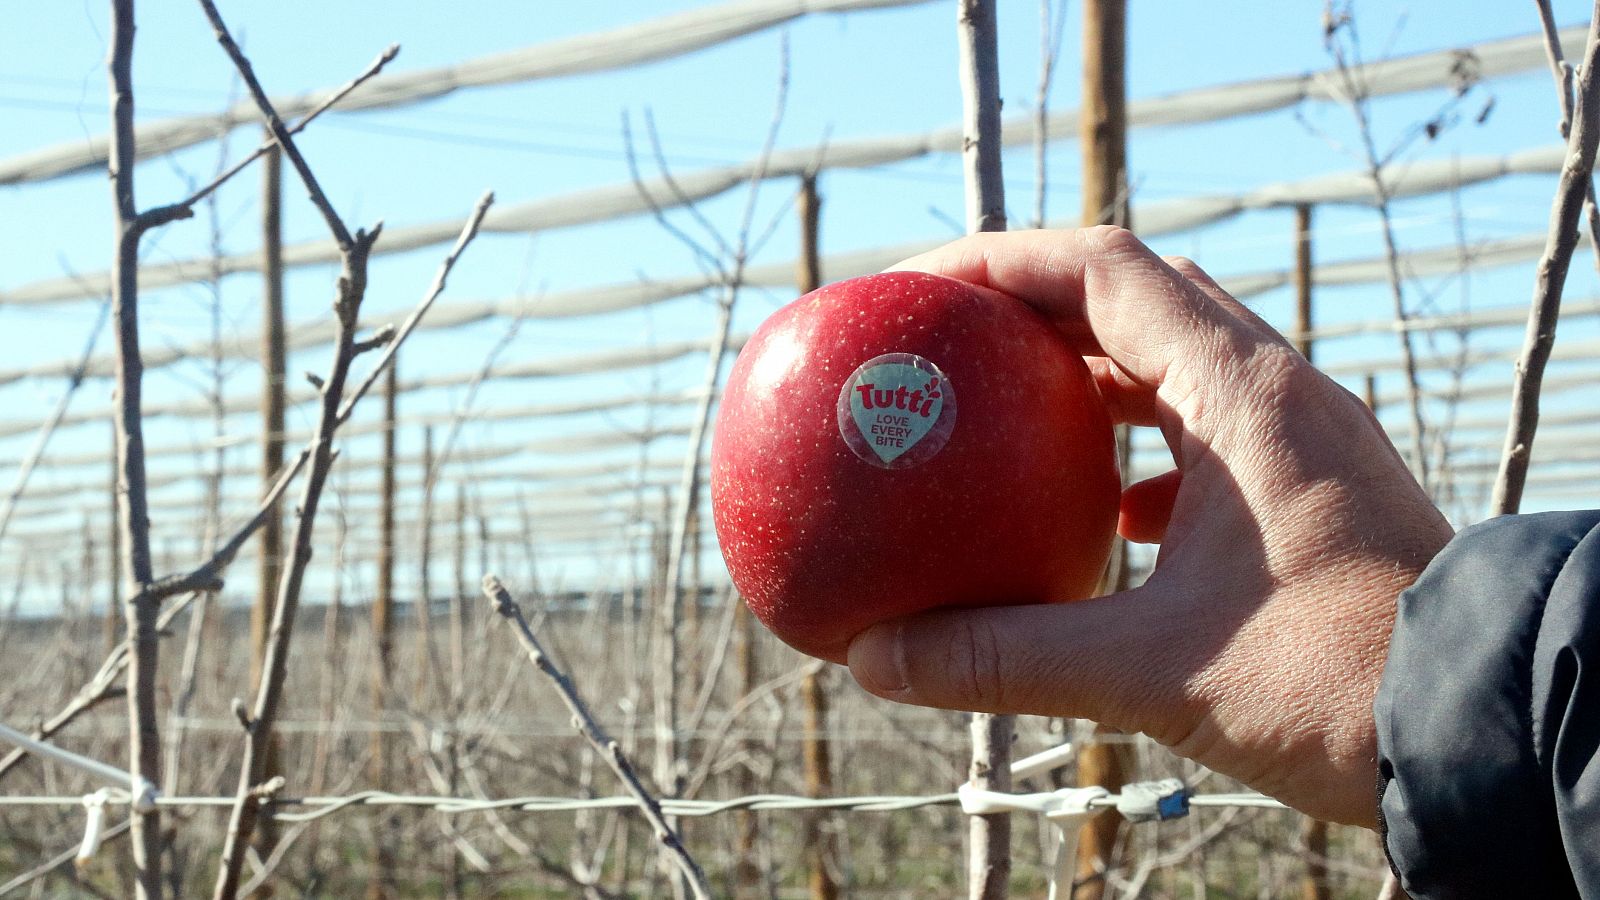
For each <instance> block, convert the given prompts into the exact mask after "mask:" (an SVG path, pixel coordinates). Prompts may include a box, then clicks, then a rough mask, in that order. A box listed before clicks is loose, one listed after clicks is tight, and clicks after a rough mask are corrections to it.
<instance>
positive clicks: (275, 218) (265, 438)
mask: <svg viewBox="0 0 1600 900" xmlns="http://www.w3.org/2000/svg"><path fill="white" fill-rule="evenodd" d="M261 163H262V166H261V275H262V278H261V308H262V329H261V369H262V372H263V384H262V390H261V489H262V490H263V491H267V490H270V489H271V487H272V484H273V482H275V481H277V480H278V472H279V470H281V469H282V468H283V430H284V424H283V410H284V377H285V375H284V373H285V370H286V366H285V364H284V358H285V345H284V313H283V205H282V197H283V155H282V153H281V151H279V150H278V148H277V147H276V146H274V147H273V148H272V149H271V150H268V151H267V152H266V153H265V154H263V155H262V158H261ZM258 568H259V571H260V578H259V579H257V582H256V599H255V603H253V604H252V605H251V607H250V696H252V697H253V696H255V695H256V694H258V693H260V692H261V671H262V668H263V667H264V666H265V665H266V658H267V632H268V631H269V630H270V629H271V627H272V607H273V603H274V601H275V600H276V599H277V596H278V579H279V577H280V576H281V574H282V572H283V512H282V506H281V504H273V507H272V511H271V512H270V513H268V515H267V520H266V523H265V524H263V525H262V526H261V558H260V560H259V562H258ZM278 770H279V765H278V742H277V741H276V740H269V741H268V743H267V761H266V777H267V778H271V777H272V776H274V775H277V774H278ZM276 843H277V825H276V822H275V821H274V820H273V819H272V818H271V817H270V816H268V817H265V818H263V819H262V820H261V823H260V825H259V826H258V827H257V828H256V834H255V845H256V851H257V852H258V853H260V854H261V856H262V858H263V859H264V858H266V857H268V856H271V855H272V848H273V846H274V845H275V844H276Z"/></svg>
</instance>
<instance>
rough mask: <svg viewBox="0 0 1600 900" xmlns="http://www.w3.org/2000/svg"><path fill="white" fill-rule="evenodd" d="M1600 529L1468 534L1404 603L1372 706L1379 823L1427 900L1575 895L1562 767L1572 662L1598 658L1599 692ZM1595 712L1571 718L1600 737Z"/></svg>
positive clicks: (1524, 521) (1487, 525)
mask: <svg viewBox="0 0 1600 900" xmlns="http://www.w3.org/2000/svg"><path fill="white" fill-rule="evenodd" d="M1597 523H1600V512H1595V511H1589V512H1581V513H1545V514H1538V515H1527V516H1506V517H1502V518H1498V519H1492V520H1490V521H1488V522H1484V523H1482V524H1479V525H1476V526H1473V527H1471V528H1468V529H1466V530H1464V531H1462V532H1461V533H1460V534H1459V535H1457V536H1456V538H1455V539H1454V540H1453V541H1451V543H1450V544H1449V545H1448V546H1447V547H1445V549H1444V550H1443V552H1441V553H1440V554H1439V556H1438V557H1437V558H1435V559H1434V561H1433V562H1432V564H1431V565H1429V566H1428V568H1427V570H1426V571H1424V572H1423V574H1422V577H1421V578H1420V579H1418V580H1417V583H1416V584H1415V585H1413V586H1412V587H1411V588H1409V589H1408V590H1406V591H1405V593H1403V594H1401V596H1400V602H1399V608H1398V610H1397V613H1396V618H1395V629H1394V636H1393V639H1392V641H1391V643H1390V646H1389V658H1388V663H1387V664H1386V666H1385V668H1384V673H1383V682H1382V685H1381V686H1380V688H1379V690H1378V696H1377V700H1376V703H1375V705H1374V715H1375V719H1376V724H1377V736H1378V797H1379V814H1378V816H1379V823H1380V825H1381V827H1382V829H1383V831H1384V849H1385V852H1386V853H1387V854H1388V856H1389V861H1390V865H1391V866H1393V868H1394V870H1395V872H1396V874H1397V875H1398V876H1399V877H1400V881H1401V885H1402V886H1403V887H1404V888H1405V889H1406V891H1407V892H1408V893H1410V894H1411V895H1412V897H1413V898H1416V900H1423V898H1446V897H1450V898H1455V897H1535V896H1537V897H1562V896H1575V895H1576V890H1575V887H1574V881H1573V878H1574V875H1573V869H1574V860H1573V859H1569V858H1568V855H1567V853H1566V851H1565V850H1564V849H1563V847H1564V843H1566V842H1564V839H1563V830H1564V827H1563V826H1564V822H1566V821H1567V820H1568V816H1566V815H1564V814H1563V813H1562V812H1561V811H1560V810H1559V809H1558V807H1560V806H1561V805H1562V804H1563V803H1570V801H1571V799H1572V798H1571V796H1570V792H1566V791H1564V790H1563V789H1562V788H1561V787H1560V785H1559V779H1556V778H1555V777H1554V774H1555V770H1554V769H1553V768H1552V767H1553V765H1554V762H1553V761H1554V760H1555V759H1556V757H1557V755H1558V750H1559V749H1560V745H1561V743H1562V742H1563V741H1565V740H1566V736H1564V735H1563V734H1562V730H1563V729H1564V728H1567V726H1568V724H1569V722H1568V718H1567V716H1568V710H1569V708H1570V706H1571V701H1572V700H1573V698H1574V695H1575V691H1576V683H1575V682H1574V681H1573V679H1572V677H1570V676H1569V677H1563V676H1562V675H1561V672H1562V670H1563V664H1562V663H1561V662H1560V659H1561V657H1562V654H1563V653H1583V652H1586V653H1589V654H1591V658H1590V659H1589V660H1587V661H1588V662H1589V671H1588V672H1587V673H1585V674H1586V677H1587V678H1588V679H1589V681H1590V685H1589V688H1588V690H1590V691H1593V690H1595V689H1596V686H1597V684H1600V675H1597V674H1595V673H1594V668H1595V666H1596V664H1597V663H1600V660H1597V659H1595V658H1593V654H1595V653H1596V648H1595V645H1594V643H1593V639H1594V637H1595V636H1596V635H1600V627H1596V622H1595V620H1596V619H1597V617H1600V613H1596V612H1594V611H1591V608H1592V607H1595V606H1597V605H1600V592H1597V589H1600V532H1596V525H1597ZM1585 644H1587V649H1585ZM1597 716H1600V713H1597V712H1596V708H1595V707H1593V706H1592V705H1591V708H1590V709H1589V710H1588V711H1587V712H1584V711H1581V710H1578V711H1576V717H1577V718H1578V719H1587V720H1589V721H1590V723H1591V724H1590V725H1589V726H1588V731H1589V732H1591V733H1594V732H1596V731H1600V722H1597V721H1596V720H1597ZM1569 730H1570V729H1569ZM1590 749H1591V754H1590V756H1591V757H1592V749H1593V748H1592V746H1591V748H1590ZM1580 771H1581V767H1580ZM1588 772H1589V776H1590V779H1591V781H1592V780H1593V779H1595V778H1596V777H1600V773H1597V772H1596V769H1595V766H1594V765H1593V764H1592V763H1590V764H1589V765H1588ZM1589 790H1590V791H1591V792H1596V791H1600V787H1597V786H1596V785H1594V784H1591V785H1590V788H1589ZM1590 812H1591V813H1592V812H1593V810H1592V809H1591V811H1590ZM1567 837H1568V838H1570V837H1571V835H1567ZM1574 850H1576V847H1575V848H1574ZM1579 862H1580V863H1581V861H1579ZM1589 865H1594V863H1590V864H1589ZM1580 876H1581V873H1580Z"/></svg>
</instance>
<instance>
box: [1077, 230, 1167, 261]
mask: <svg viewBox="0 0 1600 900" xmlns="http://www.w3.org/2000/svg"><path fill="white" fill-rule="evenodd" d="M1082 234H1083V239H1084V241H1085V242H1086V243H1087V244H1088V245H1089V247H1090V248H1091V249H1092V250H1095V251H1097V252H1099V253H1101V254H1104V255H1106V256H1112V257H1119V256H1129V255H1133V254H1145V253H1149V252H1150V251H1149V248H1147V247H1145V245H1144V242H1143V241H1141V240H1139V239H1138V238H1137V237H1135V236H1134V234H1133V232H1131V231H1129V230H1128V229H1126V228H1123V227H1122V226H1121V225H1093V226H1090V227H1088V228H1085V229H1083V231H1082Z"/></svg>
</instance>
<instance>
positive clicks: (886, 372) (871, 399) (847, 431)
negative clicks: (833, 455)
mask: <svg viewBox="0 0 1600 900" xmlns="http://www.w3.org/2000/svg"><path fill="white" fill-rule="evenodd" d="M838 413H839V435H840V436H841V437H843V438H844V442H845V443H846V444H848V445H849V447H850V449H851V450H852V451H853V452H854V453H855V455H856V456H857V457H859V458H861V459H862V460H863V461H865V462H868V463H871V464H872V465H874V466H878V467H879V468H883V469H904V468H909V467H911V466H915V465H917V464H919V463H923V462H927V461H928V460H929V459H930V458H932V457H933V455H934V454H936V453H938V452H939V451H940V450H941V449H943V447H944V445H945V442H946V441H948V440H949V439H950V432H951V431H952V430H954V428H955V424H956V394H955V389H954V388H953V387H952V386H951V384H950V379H948V378H946V377H945V374H944V372H942V371H940V369H939V367H938V366H936V365H934V364H933V363H932V362H931V361H929V360H927V359H924V358H923V357H920V356H917V355H916V354H914V353H885V354H883V355H882V356H875V357H873V358H872V359H869V360H867V361H866V362H864V363H862V364H861V365H860V366H859V367H857V368H856V370H855V371H854V372H853V373H851V375H850V377H849V378H847V379H845V383H844V386H843V387H842V388H840V390H839V404H838Z"/></svg>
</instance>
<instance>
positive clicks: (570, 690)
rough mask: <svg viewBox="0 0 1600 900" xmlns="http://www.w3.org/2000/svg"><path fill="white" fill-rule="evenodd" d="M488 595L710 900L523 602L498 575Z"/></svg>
mask: <svg viewBox="0 0 1600 900" xmlns="http://www.w3.org/2000/svg"><path fill="white" fill-rule="evenodd" d="M483 593H484V596H486V597H488V598H489V599H490V600H491V601H493V603H494V604H495V611H496V612H498V613H500V615H501V616H503V617H505V619H506V621H507V622H509V623H510V624H511V625H512V627H513V628H514V629H515V631H516V635H517V640H518V641H520V642H521V643H522V647H523V649H524V650H526V651H527V652H528V659H529V660H530V661H532V662H533V664H534V665H535V666H537V667H538V669H539V671H540V672H543V673H544V674H545V676H546V677H548V678H549V679H550V681H551V682H552V683H554V684H555V686H556V691H557V692H558V693H560V695H561V702H562V703H563V704H565V705H566V707H567V709H568V710H569V711H570V712H571V713H572V722H573V725H574V726H575V727H576V728H577V729H578V731H579V733H581V734H582V735H583V737H584V739H586V740H587V741H588V742H589V744H590V746H592V747H594V749H595V752H597V753H599V754H600V758H601V759H603V760H605V761H606V765H608V766H610V767H611V771H613V772H615V773H616V774H617V778H619V779H621V781H622V785H623V787H625V788H626V789H627V791H628V794H629V795H630V796H632V797H633V799H634V801H635V802H636V803H637V804H638V806H639V809H640V811H641V812H643V813H644V817H645V819H646V820H648V821H649V823H650V825H651V827H652V828H654V829H655V834H656V839H657V840H658V841H660V842H661V845H662V846H663V847H664V848H666V850H667V852H668V854H669V855H670V856H671V858H672V859H673V860H674V861H675V862H676V863H677V864H678V868H679V869H680V870H681V871H682V872H683V876H684V878H686V879H687V880H688V882H689V887H690V889H691V890H693V891H694V896H695V897H697V898H701V900H710V897H711V887H710V885H709V884H708V883H707V882H706V876H705V873H704V872H703V871H701V869H700V864H699V863H697V862H695V860H694V857H692V856H690V855H689V851H688V850H687V849H686V848H685V847H684V846H683V842H682V841H681V840H679V839H678V834H677V832H675V831H673V829H672V826H671V825H669V824H668V823H667V817H666V816H665V815H664V814H663V813H662V812H661V804H660V802H659V801H657V800H656V798H655V797H654V796H653V795H651V794H650V792H649V791H648V790H647V789H646V788H645V786H644V783H643V782H642V781H640V780H639V776H638V774H637V773H636V772H634V770H633V765H632V764H631V763H629V762H628V757H627V756H626V755H625V754H623V752H622V745H621V744H618V743H617V741H616V739H615V738H613V737H611V735H609V734H607V733H606V731H605V729H604V728H603V727H602V726H601V725H600V723H599V722H597V721H595V718H594V715H593V714H592V713H590V712H589V706H588V704H586V703H584V702H583V698H582V697H581V696H579V695H578V691H577V688H575V687H574V686H573V684H572V679H570V678H568V677H567V675H566V673H564V672H562V671H561V670H560V669H558V668H556V666H555V663H553V662H551V661H550V657H549V656H548V655H547V654H546V653H545V652H544V648H543V647H542V646H541V645H540V644H539V639H538V638H537V637H535V636H534V633H533V629H531V628H529V627H528V620H527V619H525V618H523V616H522V607H520V606H518V605H517V601H516V600H515V599H513V598H512V596H511V592H510V591H508V590H506V586H505V585H503V584H501V583H500V579H499V578H497V577H495V576H494V575H484V576H483Z"/></svg>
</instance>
